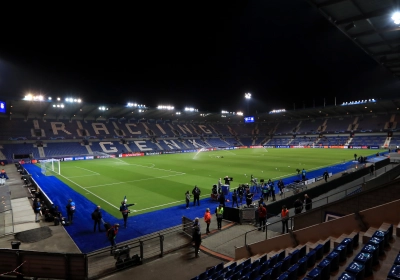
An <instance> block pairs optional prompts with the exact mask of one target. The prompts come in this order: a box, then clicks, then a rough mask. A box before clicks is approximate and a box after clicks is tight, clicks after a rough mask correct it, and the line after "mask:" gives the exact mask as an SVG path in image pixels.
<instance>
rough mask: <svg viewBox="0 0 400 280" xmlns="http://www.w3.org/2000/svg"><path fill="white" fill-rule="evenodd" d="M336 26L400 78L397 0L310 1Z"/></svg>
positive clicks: (399, 29) (399, 27)
mask: <svg viewBox="0 0 400 280" xmlns="http://www.w3.org/2000/svg"><path fill="white" fill-rule="evenodd" d="M308 1H309V2H310V3H311V4H312V5H313V6H314V7H316V8H317V9H318V10H319V11H320V13H321V14H322V15H324V16H325V17H326V18H327V19H328V20H329V21H330V22H331V23H332V24H333V25H335V26H336V27H337V28H338V29H339V30H340V31H341V32H343V33H344V34H345V35H346V36H347V37H348V38H349V39H350V40H352V41H353V42H354V43H355V44H356V45H357V46H359V47H360V48H361V49H362V50H364V51H365V52H366V53H367V54H368V55H370V56H371V57H372V58H373V59H374V60H376V61H377V62H378V63H380V64H382V65H383V66H384V67H385V68H386V69H387V70H389V71H390V72H391V73H393V75H394V76H396V77H400V24H395V23H394V21H393V19H392V16H393V14H394V13H395V12H399V11H398V10H397V9H399V8H400V7H399V6H398V5H396V4H395V3H396V2H397V1H396V0H376V1H366V0H308Z"/></svg>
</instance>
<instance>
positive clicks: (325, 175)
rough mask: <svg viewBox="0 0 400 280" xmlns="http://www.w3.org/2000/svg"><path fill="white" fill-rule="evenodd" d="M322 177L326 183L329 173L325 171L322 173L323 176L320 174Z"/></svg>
mask: <svg viewBox="0 0 400 280" xmlns="http://www.w3.org/2000/svg"><path fill="white" fill-rule="evenodd" d="M322 176H323V177H324V179H325V182H328V178H329V173H328V171H326V170H325V172H324V174H322Z"/></svg>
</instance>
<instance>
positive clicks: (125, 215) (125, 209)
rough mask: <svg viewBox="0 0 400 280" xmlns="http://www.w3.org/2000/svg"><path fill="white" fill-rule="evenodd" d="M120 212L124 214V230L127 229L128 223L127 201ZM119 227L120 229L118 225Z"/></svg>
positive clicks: (122, 204)
mask: <svg viewBox="0 0 400 280" xmlns="http://www.w3.org/2000/svg"><path fill="white" fill-rule="evenodd" d="M119 211H120V212H121V213H122V218H123V219H124V228H126V224H127V222H128V214H129V209H128V206H127V205H126V203H125V201H122V202H121V206H120V207H119ZM118 227H119V225H118Z"/></svg>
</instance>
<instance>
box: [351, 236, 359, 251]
mask: <svg viewBox="0 0 400 280" xmlns="http://www.w3.org/2000/svg"><path fill="white" fill-rule="evenodd" d="M352 239H353V248H357V247H358V244H359V242H360V232H357V233H356V234H355V235H354V236H353V238H352Z"/></svg>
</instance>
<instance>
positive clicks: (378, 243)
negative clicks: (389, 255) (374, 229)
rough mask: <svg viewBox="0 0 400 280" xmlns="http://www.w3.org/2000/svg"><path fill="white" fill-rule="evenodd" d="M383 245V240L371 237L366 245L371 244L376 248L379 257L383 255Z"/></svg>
mask: <svg viewBox="0 0 400 280" xmlns="http://www.w3.org/2000/svg"><path fill="white" fill-rule="evenodd" d="M384 243H385V240H384V239H383V238H377V237H371V238H370V240H369V241H368V243H367V244H371V245H374V246H376V247H378V252H379V255H383V254H384V253H385V250H384V245H385V244H384Z"/></svg>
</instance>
